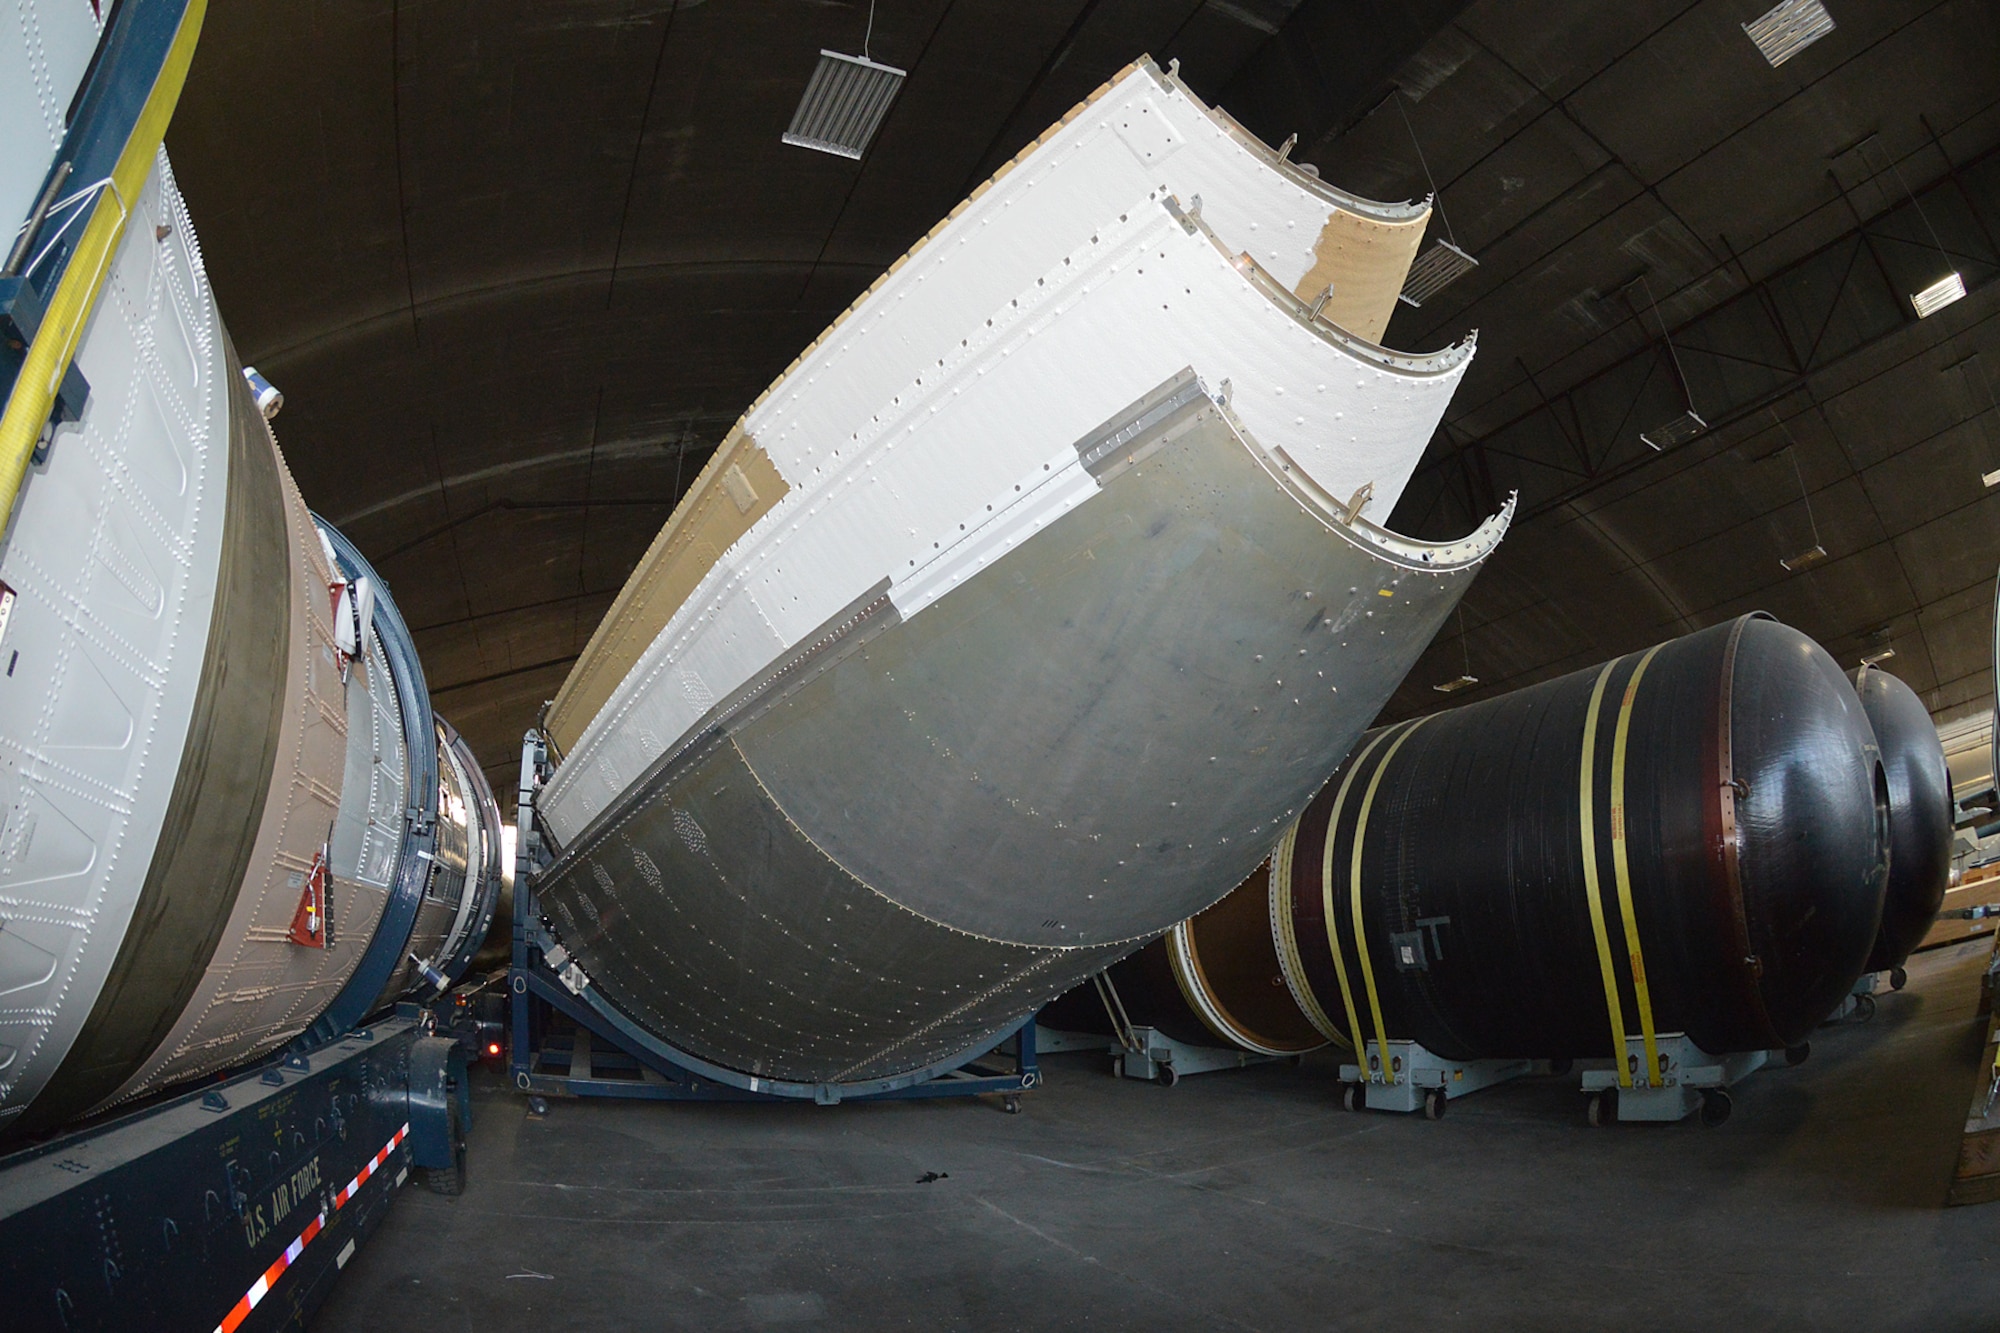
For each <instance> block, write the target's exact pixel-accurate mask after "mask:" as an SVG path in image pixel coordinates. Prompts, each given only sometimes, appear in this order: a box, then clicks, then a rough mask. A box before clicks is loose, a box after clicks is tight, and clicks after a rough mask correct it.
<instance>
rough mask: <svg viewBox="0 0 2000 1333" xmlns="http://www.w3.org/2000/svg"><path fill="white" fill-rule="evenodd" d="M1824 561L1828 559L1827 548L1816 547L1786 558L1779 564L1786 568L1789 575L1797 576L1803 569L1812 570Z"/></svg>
mask: <svg viewBox="0 0 2000 1333" xmlns="http://www.w3.org/2000/svg"><path fill="white" fill-rule="evenodd" d="M1824 559H1826V548H1825V547H1824V546H1814V547H1812V548H1811V549H1809V550H1804V551H1800V552H1799V553H1798V554H1797V555H1792V556H1786V557H1785V558H1784V559H1783V560H1780V561H1779V562H1778V563H1779V564H1781V565H1783V566H1784V567H1785V571H1786V572H1787V573H1791V574H1796V573H1798V572H1799V571H1800V570H1802V569H1811V568H1812V567H1813V566H1814V565H1816V564H1818V563H1819V562H1820V561H1822V560H1824Z"/></svg>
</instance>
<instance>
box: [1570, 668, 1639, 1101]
mask: <svg viewBox="0 0 2000 1333" xmlns="http://www.w3.org/2000/svg"><path fill="white" fill-rule="evenodd" d="M1619 660H1620V659H1617V658H1613V659H1612V660H1611V661H1609V662H1606V663H1605V664H1604V669H1603V670H1602V671H1600V672H1598V673H1597V684H1596V685H1594V686H1593V687H1591V691H1590V711H1589V712H1587V713H1585V714H1584V718H1583V771H1582V775H1581V776H1580V777H1579V778H1578V780H1577V788H1578V793H1577V799H1578V803H1579V805H1580V807H1581V815H1580V821H1581V825H1582V842H1583V893H1584V897H1586V898H1587V899H1589V900H1590V931H1591V934H1592V935H1594V936H1595V937H1596V938H1597V969H1598V972H1599V974H1600V975H1601V976H1602V978H1603V981H1604V1007H1605V1009H1606V1011H1607V1012H1609V1013H1610V1015H1611V1055H1612V1061H1613V1063H1615V1064H1616V1065H1617V1066H1618V1086H1619V1087H1621V1088H1629V1087H1631V1086H1632V1074H1631V1071H1630V1070H1629V1069H1628V1068H1627V1067H1626V1061H1625V1009H1624V1006H1623V1005H1622V1004H1621V1003H1620V1002H1619V999H1618V970H1617V968H1616V967H1615V966H1614V965H1613V964H1612V961H1611V934H1610V932H1609V931H1608V930H1606V929H1605V926H1604V896H1603V894H1602V893H1600V892H1599V891H1598V887H1597V810H1596V799H1597V798H1596V793H1595V787H1596V783H1595V782H1594V781H1593V779H1594V778H1595V777H1596V776H1597V713H1598V709H1599V708H1600V707H1601V706H1602V705H1603V703H1604V683H1605V682H1606V681H1608V680H1610V679H1611V671H1612V668H1613V667H1616V666H1617V665H1618V662H1619Z"/></svg>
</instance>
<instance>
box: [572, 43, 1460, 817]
mask: <svg viewBox="0 0 2000 1333" xmlns="http://www.w3.org/2000/svg"><path fill="white" fill-rule="evenodd" d="M1309 186H1310V187H1311V188H1309ZM1335 193H1337V192H1331V191H1329V190H1327V189H1326V188H1325V187H1323V186H1320V185H1318V183H1317V182H1311V180H1310V178H1308V177H1304V176H1303V175H1301V174H1300V173H1298V172H1296V171H1294V170H1292V169H1291V168H1289V167H1288V166H1287V165H1286V164H1283V163H1279V162H1277V161H1276V160H1275V155H1273V154H1271V153H1270V152H1269V150H1268V149H1259V150H1258V151H1255V152H1253V151H1252V150H1251V149H1250V148H1249V147H1247V146H1246V145H1245V144H1244V142H1243V141H1242V140H1241V139H1239V138H1238V137H1236V136H1235V135H1233V134H1232V133H1231V132H1230V131H1229V130H1228V129H1227V128H1226V127H1225V126H1224V125H1222V124H1221V123H1220V122H1218V121H1216V120H1215V119H1214V118H1213V117H1211V116H1210V115H1209V114H1208V113H1207V111H1206V109H1205V108H1201V107H1200V106H1199V104H1198V103H1196V102H1194V101H1193V100H1192V99H1190V98H1188V97H1186V96H1185V94H1183V93H1181V92H1180V91H1179V90H1178V89H1177V88H1174V87H1171V86H1166V87H1163V86H1162V84H1161V83H1160V81H1159V80H1158V79H1157V78H1155V77H1153V76H1152V75H1150V74H1149V73H1147V71H1146V70H1144V69H1143V68H1135V69H1134V70H1132V71H1128V72H1127V74H1126V75H1124V76H1121V78H1120V79H1119V80H1117V81H1114V83H1113V84H1111V85H1107V87H1106V88H1105V89H1103V90H1100V93H1099V94H1098V95H1097V96H1096V97H1095V98H1094V99H1093V100H1092V101H1091V102H1088V103H1086V104H1085V105H1083V106H1081V107H1079V108H1077V109H1076V110H1075V111H1073V112H1072V113H1071V115H1070V116H1068V117H1066V118H1065V119H1064V121H1063V122H1062V123H1061V124H1060V125H1058V126H1056V127H1054V128H1053V129H1052V130H1051V131H1050V132H1049V133H1048V134H1046V135H1044V136H1043V137H1042V139H1041V140H1038V141H1037V143H1036V144H1035V145H1034V146H1032V147H1031V148H1030V149H1029V150H1028V151H1027V152H1024V153H1023V154H1022V155H1021V157H1019V158H1017V159H1016V160H1015V162H1014V163H1012V164H1011V165H1010V167H1009V168H1008V169H1006V170H1004V171H1002V172H1001V173H999V174H997V175H996V176H995V177H994V178H993V180H992V181H991V182H989V183H988V184H987V185H986V186H983V187H982V188H981V189H979V190H977V191H975V192H974V195H973V196H972V197H971V198H970V199H968V200H967V201H966V202H965V203H964V204H962V205H961V206H960V207H959V208H957V209H955V210H953V212H952V214H951V215H950V216H949V217H947V218H946V219H945V220H944V221H943V222H941V223H940V224H939V225H938V227H937V228H936V229H935V230H934V231H933V232H932V233H931V234H930V235H929V236H927V237H926V238H925V239H924V241H923V242H922V243H920V244H919V245H918V246H917V247H916V248H914V249H913V250H912V251H911V252H910V253H909V254H908V255H906V256H905V257H904V258H903V259H902V260H900V261H898V262H897V263H896V264H895V265H894V266H892V267H891V269H890V270H889V272H887V273H885V274H884V275H883V277H882V278H881V279H880V280H879V281H878V282H877V283H876V284H875V286H874V287H872V288H871V289H870V290H869V292H868V293H866V294H865V295H864V296H863V297H862V298H861V299H859V300H858V301H856V303H855V304H854V306H853V307H852V308H850V309H849V311H848V312H847V313H846V314H844V315H843V316H842V317H841V318H840V319H839V320H837V321H835V323H834V325H833V326H832V327H830V328H829V329H828V330H827V331H826V332H825V333H824V334H823V335H822V336H821V337H820V339H819V340H818V341H816V342H815V343H814V344H813V345H812V346H811V347H809V348H808V349H807V350H806V351H805V352H804V353H802V354H801V355H800V357H799V359H798V360H797V361H796V362H795V363H794V364H793V366H792V367H791V368H790V369H788V370H787V372H786V373H785V374H784V375H783V376H781V377H780V378H779V379H778V380H777V381H776V382H775V383H774V384H773V385H772V386H771V388H770V389H769V390H767V391H766V393H765V394H764V395H763V396H762V397H760V398H759V399H758V401H757V402H756V403H755V404H753V405H752V407H751V408H750V410H749V411H748V412H747V413H746V414H745V415H744V417H743V419H742V421H741V422H740V423H739V425H738V427H737V429H736V430H734V431H732V432H731V435H730V437H729V439H728V440H727V441H725V442H724V445H723V446H722V447H721V448H720V449H719V450H718V452H717V455H716V457H715V458H714V459H713V460H711V464H710V467H709V468H706V469H704V472H703V476H702V477H701V478H699V479H697V482H696V485H695V498H694V500H693V502H692V503H690V504H685V505H683V506H682V511H681V512H678V513H677V514H676V516H675V518H674V519H673V520H672V521H670V523H669V524H668V527H667V529H666V530H665V531H663V532H662V534H661V537H660V539H659V540H658V541H657V542H656V543H655V545H654V548H653V549H652V550H651V551H649V552H648V555H647V557H646V559H645V561H643V562H642V564H641V566H640V568H639V569H638V570H637V571H636V572H635V574H634V576H633V578H632V579H631V580H630V581H628V584H627V586H626V589H625V590H624V591H623V592H621V594H620V598H619V601H618V602H617V603H616V604H614V606H613V608H612V611H611V613H610V614H609V615H608V616H607V617H606V620H605V622H604V624H603V625H602V626H600V628H599V631H598V632H597V633H596V634H595V635H593V636H592V641H591V644H590V645H589V647H588V648H587V649H586V651H585V653H584V654H583V656H582V657H581V658H580V659H579V661H578V663H577V665H576V667H575V668H574V670H573V671H572V673H571V675H570V678H569V680H568V681H567V682H565V685H564V687H563V690H562V691H561V693H560V694H559V695H558V697H557V699H556V701H555V702H554V704H553V705H552V706H551V708H550V710H549V719H548V728H549V731H550V734H551V737H552V739H553V740H554V741H555V743H556V746H557V749H558V751H559V752H560V753H561V761H560V763H559V764H558V767H557V770H556V772H555V775H554V777H553V778H552V779H551V781H550V782H549V784H548V786H547V787H546V789H545V790H544V793H543V797H542V803H541V806H540V812H541V814H542V816H543V817H544V818H545V820H546V822H547V823H548V825H549V827H550V829H551V830H552V831H553V833H554V834H555V835H556V836H557V837H558V838H560V839H563V840H570V839H573V838H574V837H575V835H576V834H577V833H579V832H580V831H581V830H582V829H583V828H584V827H586V826H587V825H588V824H589V823H590V822H591V821H592V820H593V819H594V818H596V816H597V815H598V814H599V813H600V812H601V811H603V810H604V809H605V808H606V807H607V806H609V805H611V804H612V803H613V802H614V801H616V800H617V799H618V798H619V796H620V795H621V794H622V793H623V792H624V790H625V789H626V788H627V787H628V786H629V785H630V784H631V782H632V780H633V779H634V778H635V777H636V776H637V775H638V774H639V773H641V772H643V771H645V770H646V769H647V768H648V767H649V766H650V765H651V764H652V763H653V761H655V760H656V759H657V758H659V756H660V755H661V754H662V753H665V752H667V751H669V750H671V749H673V748H675V746H676V745H678V744H679V742H680V741H681V739H682V738H684V737H686V736H687V735H690V734H691V729H692V727H693V726H694V724H695V723H696V722H697V721H698V720H699V719H700V717H701V716H702V714H703V713H704V712H705V711H706V710H707V708H708V707H709V706H710V705H711V704H713V702H714V701H715V700H716V699H719V698H723V697H725V696H727V695H729V694H730V693H732V692H733V691H735V690H737V689H739V688H740V687H742V686H743V685H744V684H745V683H747V682H749V681H751V680H753V679H755V678H756V677H757V675H758V674H759V673H760V672H761V671H762V670H763V669H764V668H765V667H766V666H767V665H768V664H769V663H770V662H771V661H772V660H774V659H776V658H778V657H781V656H782V655H784V654H785V653H787V652H789V651H791V650H793V649H794V648H796V647H797V645H799V644H800V643H802V642H805V641H806V640H807V639H808V638H809V637H810V636H811V635H812V634H813V633H815V632H816V631H817V629H818V627H819V626H821V625H823V624H825V623H826V622H827V621H828V620H829V619H830V618H831V617H833V616H834V615H836V614H837V613H838V612H839V611H840V610H841V609H842V608H844V607H846V606H849V605H851V604H852V603H853V602H854V600H855V599H856V598H858V597H860V596H861V595H862V594H863V593H864V592H865V591H866V590H867V589H868V588H870V587H872V586H874V585H875V584H876V583H878V582H879V581H880V580H881V579H883V578H884V577H888V578H891V579H893V580H895V581H896V583H897V584H898V586H899V593H898V604H899V607H901V609H902V610H903V612H904V613H905V614H907V613H908V611H909V608H908V607H907V606H906V605H903V602H902V596H901V592H900V586H901V585H902V584H903V583H904V582H906V581H907V580H908V578H909V577H910V575H911V573H912V571H913V570H914V569H915V568H916V567H917V566H919V565H921V564H922V563H924V562H925V561H926V560H929V559H931V558H932V556H933V555H934V553H935V552H937V551H939V550H940V549H944V550H949V548H951V547H952V546H953V545H955V544H957V543H958V542H959V537H960V534H961V533H963V532H965V531H966V530H968V528H969V527H970V526H971V524H972V522H973V520H975V519H977V518H980V517H982V516H983V515H984V514H985V513H986V512H988V511H989V510H990V509H992V508H993V507H995V506H996V504H997V503H998V502H999V501H1001V500H1003V499H1008V498H1009V497H1011V496H1012V495H1013V493H1014V492H1016V491H1019V490H1022V489H1024V488H1025V487H1026V485H1027V484H1028V483H1029V482H1030V481H1032V480H1039V479H1041V473H1042V471H1043V469H1044V467H1045V465H1047V464H1048V463H1049V462H1050V460H1051V457H1052V455H1053V454H1054V452H1055V451H1059V450H1061V449H1063V448H1066V447H1067V444H1068V443H1069V442H1070V441H1072V440H1074V439H1076V438H1078V437H1079V436H1081V435H1082V434H1083V433H1085V432H1086V431H1088V430H1090V429H1091V428H1093V427H1094V426H1095V425H1096V424H1097V423H1099V422H1101V421H1103V420H1105V419H1106V418H1107V417H1108V416H1109V415H1111V414H1112V413H1115V412H1117V411H1119V410H1120V409H1121V408H1123V407H1124V406H1125V405H1126V404H1128V403H1130V402H1131V401H1133V400H1134V399H1135V398H1137V397H1139V396H1140V395H1142V394H1144V393H1145V392H1147V391H1148V390H1149V389H1150V388H1152V387H1153V386H1154V385H1156V384H1159V383H1160V382H1161V381H1162V380H1163V379H1164V378H1166V377H1168V376H1170V375H1172V374H1173V373H1174V372H1176V371H1177V370H1179V369H1180V368H1181V367H1183V366H1187V365H1194V366H1198V367H1200V368H1201V371H1202V373H1203V374H1204V375H1205V376H1207V377H1208V379H1209V382H1210V383H1211V384H1212V385H1214V386H1215V387H1216V388H1218V390H1221V391H1223V392H1225V393H1226V394H1227V395H1228V396H1229V398H1230V402H1231V405H1232V408H1233V409H1234V411H1235V412H1236V414H1237V416H1238V417H1239V418H1240V419H1241V420H1242V422H1243V423H1244V424H1245V426H1246V427H1247V429H1249V430H1250V431H1251V432H1253V433H1254V434H1255V435H1256V436H1257V438H1258V439H1259V440H1260V441H1261V442H1262V444H1263V445H1264V446H1265V447H1266V448H1268V449H1270V450H1272V451H1273V452H1276V453H1282V454H1283V455H1284V456H1285V457H1286V458H1288V459H1290V460H1291V461H1292V463H1293V464H1294V465H1295V466H1296V467H1297V468H1299V469H1301V470H1302V471H1304V472H1306V473H1308V474H1310V475H1311V476H1312V477H1314V478H1315V479H1316V481H1317V482H1318V484H1319V485H1321V486H1323V487H1325V488H1326V489H1327V490H1328V491H1330V492H1333V493H1334V494H1336V495H1338V496H1339V497H1340V498H1341V499H1343V500H1345V499H1348V498H1349V497H1351V496H1352V495H1354V494H1355V493H1356V492H1358V491H1360V490H1361V489H1362V488H1363V487H1364V486H1368V487H1372V488H1373V491H1372V494H1373V504H1374V506H1375V508H1374V510H1373V511H1372V512H1375V513H1385V512H1387V511H1388V510H1389V509H1391V508H1392V507H1393V506H1394V503H1395V499H1396V496H1397V494H1398V493H1400V491H1401V489H1402V487H1403V485H1404V483H1405V481H1406V480H1407V478H1408V477H1409V475H1410V472H1411V469H1413V468H1414V467H1415V465H1416V462H1417V460H1418V458H1419V457H1420V456H1421V454H1422V452H1423V449H1424V447H1425V445H1426V443H1427V442H1428V441H1429V439H1430V438H1431V436H1432V434H1433V432H1434V430H1435V428H1436V426H1437V422H1438V420H1439V418H1440V417H1441V416H1442V414H1443V411H1444V406H1445V404H1446V402H1447V401H1448V400H1449V398H1450V396H1451V393H1452V390H1453V388H1454V387H1455V385H1456V384H1457V382H1458V380H1459V378H1460V377H1461V376H1462V374H1463V373H1464V370H1465V366H1466V364H1467V362H1468V361H1469V359H1470V356H1471V345H1470V340H1467V341H1466V342H1464V343H1461V344H1459V345H1456V346H1453V347H1449V348H1445V349H1442V350H1440V351H1437V352H1434V353H1428V354H1424V355H1415V356H1402V355H1398V354H1395V353H1392V352H1388V351H1385V350H1384V349H1382V348H1379V347H1376V346H1374V345H1373V344H1372V343H1369V342H1367V341H1366V340H1365V339H1364V338H1361V337H1358V336H1356V335H1354V334H1353V333H1351V332H1349V331H1346V330H1343V329H1341V328H1339V327H1337V326H1335V325H1333V324H1331V323H1329V322H1327V320H1326V318H1325V315H1326V311H1325V309H1323V308H1321V307H1320V306H1319V305H1318V304H1317V297H1316V296H1315V297H1314V298H1312V299H1308V300H1302V299H1301V298H1300V296H1299V294H1298V293H1297V291H1295V290H1294V285H1295V284H1297V283H1299V282H1301V281H1303V280H1305V279H1306V278H1307V277H1308V276H1309V273H1310V270H1311V269H1312V268H1313V267H1314V265H1315V264H1316V263H1317V262H1318V259H1319V258H1321V257H1323V256H1320V255H1319V251H1318V250H1317V249H1316V248H1315V247H1316V245H1317V241H1318V238H1319V237H1320V236H1321V233H1322V232H1323V231H1324V230H1325V228H1326V227H1327V226H1328V225H1329V224H1328V219H1329V217H1331V216H1334V215H1341V216H1346V211H1345V208H1344V205H1343V204H1342V203H1341V202H1340V198H1346V196H1341V197H1340V198H1335V197H1333V196H1334V195H1335ZM1350 202H1351V201H1350ZM1376 211H1377V212H1379V213H1384V214H1395V215H1396V216H1395V217H1394V218H1393V219H1388V218H1386V217H1385V219H1384V225H1389V222H1390V221H1391V220H1393V222H1394V225H1396V226H1400V227H1403V228H1405V229H1408V228H1410V227H1420V226H1421V218H1422V216H1423V209H1422V208H1421V207H1417V208H1408V207H1398V208H1393V209H1391V208H1384V207H1382V206H1377V210H1376ZM1260 224H1261V226H1260ZM1343 244H1344V243H1343ZM1336 248H1337V249H1339V247H1338V246H1337V247H1336ZM1339 253H1342V254H1347V253H1348V251H1347V250H1346V249H1339ZM1370 262H1371V264H1372V265H1373V266H1374V267H1376V268H1379V269H1381V270H1382V274H1381V275H1378V276H1383V275H1390V276H1388V277H1386V278H1385V280H1389V282H1390V285H1391V286H1394V285H1396V284H1397V283H1400V281H1401V272H1402V270H1403V268H1404V267H1406V266H1407V256H1406V255H1401V254H1400V252H1399V251H1397V250H1396V249H1395V248H1394V247H1393V246H1391V247H1389V248H1387V249H1382V250H1379V252H1377V253H1375V257H1374V259H1373V260H1371V261H1370ZM1388 301H1389V304H1391V305H1392V304H1393V296H1391V297H1389V298H1388ZM1225 382H1226V383H1225ZM1072 479H1074V478H1072ZM1086 481H1087V479H1086ZM1089 489H1090V488H1089V487H1088V486H1087V485H1086V486H1083V487H1082V488H1081V489H1075V490H1072V491H1071V492H1070V496H1069V498H1070V499H1071V500H1080V499H1081V498H1082V495H1083V494H1085V493H1087V491H1088V490H1089ZM718 490H720V491H722V492H726V493H727V498H723V497H721V496H718V495H716V494H715V492H716V491H718ZM1044 494H1048V492H1044Z"/></svg>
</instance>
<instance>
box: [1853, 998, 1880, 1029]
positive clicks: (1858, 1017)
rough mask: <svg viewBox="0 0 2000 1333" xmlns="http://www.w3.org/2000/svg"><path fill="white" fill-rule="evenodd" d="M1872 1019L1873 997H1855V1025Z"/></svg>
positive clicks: (1873, 1015)
mask: <svg viewBox="0 0 2000 1333" xmlns="http://www.w3.org/2000/svg"><path fill="white" fill-rule="evenodd" d="M1873 1017H1875V997H1874V996H1873V995H1857V996H1855V997H1854V1021H1855V1022H1857V1023H1866V1022H1867V1021H1868V1020H1869V1019H1871V1018H1873Z"/></svg>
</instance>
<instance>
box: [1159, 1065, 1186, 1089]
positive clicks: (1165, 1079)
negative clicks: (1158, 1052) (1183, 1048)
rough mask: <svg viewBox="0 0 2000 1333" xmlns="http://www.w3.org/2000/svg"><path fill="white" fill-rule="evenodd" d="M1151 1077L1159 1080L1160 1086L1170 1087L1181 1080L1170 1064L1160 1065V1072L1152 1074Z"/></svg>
mask: <svg viewBox="0 0 2000 1333" xmlns="http://www.w3.org/2000/svg"><path fill="white" fill-rule="evenodd" d="M1153 1077H1154V1078H1156V1079H1158V1080H1159V1081H1160V1086H1161V1087H1163V1088H1171V1087H1172V1086H1174V1084H1176V1083H1178V1082H1180V1081H1181V1076H1180V1075H1179V1074H1177V1073H1175V1072H1174V1067H1173V1066H1172V1065H1164V1064H1163V1065H1161V1066H1160V1072H1159V1073H1157V1074H1155V1075H1153Z"/></svg>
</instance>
